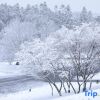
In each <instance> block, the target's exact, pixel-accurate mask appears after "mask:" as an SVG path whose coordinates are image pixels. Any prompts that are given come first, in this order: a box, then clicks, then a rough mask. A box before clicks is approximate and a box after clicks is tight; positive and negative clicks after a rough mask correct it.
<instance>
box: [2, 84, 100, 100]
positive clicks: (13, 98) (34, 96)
mask: <svg viewBox="0 0 100 100" xmlns="http://www.w3.org/2000/svg"><path fill="white" fill-rule="evenodd" d="M54 91H55V92H54V93H55V94H54V96H53V97H52V96H51V88H50V86H49V85H48V84H46V83H44V84H43V85H42V86H39V87H37V88H34V89H32V90H31V92H29V91H28V90H27V91H23V92H18V93H13V94H8V95H6V96H1V97H0V100H73V99H74V100H100V96H96V97H95V98H93V96H89V97H88V96H87V97H86V96H85V93H80V94H76V95H75V94H63V96H62V97H59V96H58V94H57V92H56V90H54ZM93 91H95V92H97V93H99V94H100V89H97V90H93Z"/></svg>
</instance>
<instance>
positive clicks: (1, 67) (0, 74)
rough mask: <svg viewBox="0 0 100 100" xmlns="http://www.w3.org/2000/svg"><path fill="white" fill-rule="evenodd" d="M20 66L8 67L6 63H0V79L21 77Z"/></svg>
mask: <svg viewBox="0 0 100 100" xmlns="http://www.w3.org/2000/svg"><path fill="white" fill-rule="evenodd" d="M20 67H21V66H16V65H14V64H13V65H10V64H8V63H6V62H0V78H7V77H14V76H18V75H22V73H21V71H20V69H21V68H20Z"/></svg>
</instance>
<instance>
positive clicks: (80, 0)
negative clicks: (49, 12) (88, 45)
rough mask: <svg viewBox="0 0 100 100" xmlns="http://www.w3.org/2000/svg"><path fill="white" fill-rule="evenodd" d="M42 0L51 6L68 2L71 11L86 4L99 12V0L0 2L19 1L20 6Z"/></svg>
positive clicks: (3, 0)
mask: <svg viewBox="0 0 100 100" xmlns="http://www.w3.org/2000/svg"><path fill="white" fill-rule="evenodd" d="M43 1H46V2H47V4H48V5H49V6H50V7H51V8H53V6H54V5H61V4H65V5H68V4H69V5H70V6H71V8H72V10H73V11H80V10H81V9H82V7H83V6H86V8H87V9H88V10H91V11H93V12H94V13H100V0H0V3H7V4H11V5H14V4H16V3H19V4H20V5H22V6H26V5H27V4H31V5H34V4H40V3H41V2H43Z"/></svg>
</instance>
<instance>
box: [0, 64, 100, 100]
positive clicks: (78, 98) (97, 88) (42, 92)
mask: <svg viewBox="0 0 100 100" xmlns="http://www.w3.org/2000/svg"><path fill="white" fill-rule="evenodd" d="M15 69H16V70H15ZM19 69H20V68H19V66H16V65H9V64H7V63H0V78H5V77H12V76H14V75H15V76H16V75H21V73H20V70H19ZM99 77H100V74H97V75H96V76H95V77H94V78H93V79H98V78H99ZM31 84H32V83H31ZM31 84H30V85H31ZM34 84H35V85H36V86H35V87H34V88H32V89H31V91H29V89H26V90H21V91H20V92H15V93H9V94H0V100H73V99H75V100H100V96H95V97H94V98H93V96H85V93H80V94H76V95H75V94H74V93H71V94H68V93H66V94H65V93H64V91H62V96H61V97H59V96H58V94H57V91H56V90H54V96H51V88H50V86H49V84H48V83H43V82H41V83H39V84H37V82H36V83H34ZM73 84H74V87H76V88H77V85H76V83H73ZM16 88H17V87H16ZM92 92H97V93H98V95H99V94H100V83H98V84H97V83H93V87H92Z"/></svg>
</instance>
